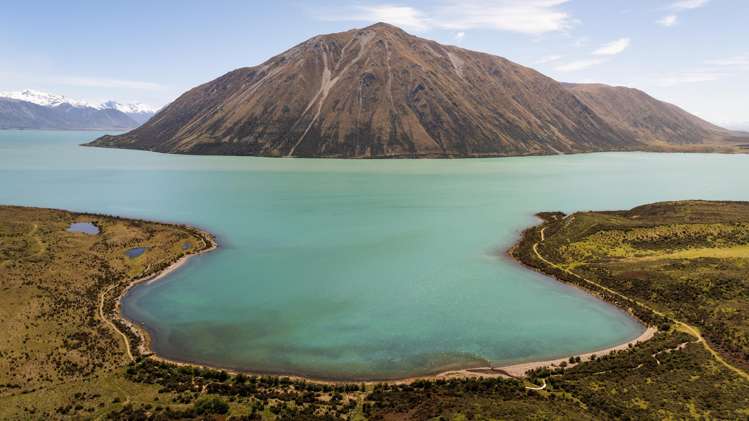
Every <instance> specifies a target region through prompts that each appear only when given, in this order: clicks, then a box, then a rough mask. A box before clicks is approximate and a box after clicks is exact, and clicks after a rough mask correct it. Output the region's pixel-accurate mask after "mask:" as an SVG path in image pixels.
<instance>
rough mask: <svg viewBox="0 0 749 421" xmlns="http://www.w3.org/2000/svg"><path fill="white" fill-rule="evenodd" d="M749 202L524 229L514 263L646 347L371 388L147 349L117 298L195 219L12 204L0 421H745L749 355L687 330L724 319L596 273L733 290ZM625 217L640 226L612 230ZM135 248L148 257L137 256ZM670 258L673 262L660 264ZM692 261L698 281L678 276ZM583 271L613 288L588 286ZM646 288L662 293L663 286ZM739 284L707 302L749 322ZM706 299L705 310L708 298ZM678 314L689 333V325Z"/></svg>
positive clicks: (201, 243)
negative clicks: (569, 292) (567, 291)
mask: <svg viewBox="0 0 749 421" xmlns="http://www.w3.org/2000/svg"><path fill="white" fill-rule="evenodd" d="M690 203H691V202H690ZM745 209H749V206H747V205H743V204H712V203H704V202H696V203H694V204H667V205H654V207H651V208H648V207H645V208H638V209H636V210H633V211H629V212H604V213H584V214H582V213H581V214H575V215H573V216H570V217H566V218H565V217H564V215H561V214H544V215H543V216H544V218H545V220H546V221H545V222H544V224H542V225H540V226H538V227H533V228H530V229H528V230H527V231H526V232H525V233H524V235H523V238H522V239H521V241H520V243H519V244H518V245H517V246H516V247H515V248H514V249H513V255H514V256H515V257H517V258H518V259H520V260H521V261H523V262H524V263H526V264H528V265H530V266H533V267H536V268H538V269H540V270H543V271H545V272H547V273H550V274H553V275H555V276H557V277H558V278H559V279H560V280H562V281H567V282H574V283H576V284H577V285H580V286H581V287H584V288H587V289H588V290H590V291H591V292H593V293H595V294H598V295H600V296H601V297H602V298H605V299H607V300H609V301H612V302H614V303H616V304H618V305H620V306H622V307H624V308H629V309H630V310H631V311H632V312H633V314H636V315H637V316H638V317H640V318H641V319H642V320H644V321H646V322H647V323H649V324H654V325H658V326H660V327H661V328H662V329H661V332H659V333H658V334H656V335H655V337H654V338H653V339H651V340H648V341H647V342H645V343H641V344H638V345H636V346H634V347H632V348H631V349H628V350H624V351H618V352H615V353H613V354H609V355H606V356H601V357H599V358H594V359H592V360H591V361H582V362H579V358H577V359H575V358H570V364H569V365H568V366H567V367H566V368H561V367H556V368H553V369H539V370H535V371H533V372H531V373H529V376H528V378H527V379H512V378H497V377H492V378H469V379H433V380H420V381H415V382H410V383H399V384H366V385H360V384H325V383H314V382H307V381H302V380H296V379H289V378H285V377H270V376H264V377H257V376H250V375H245V374H235V373H227V372H225V371H220V370H214V369H207V368H201V367H195V366H189V365H176V364H172V363H168V362H162V361H158V360H155V359H153V358H151V357H149V356H147V355H141V354H140V352H139V350H138V344H139V340H140V339H139V336H138V335H136V334H134V333H133V332H132V331H131V330H130V329H129V328H128V326H127V325H125V324H124V323H123V322H122V321H121V320H120V319H119V317H118V314H117V306H116V302H117V298H118V297H119V296H120V294H121V293H122V291H124V290H125V288H127V287H128V285H130V284H131V283H132V282H133V281H134V280H137V279H142V278H144V277H148V276H150V275H153V274H156V273H158V272H160V271H162V270H163V269H165V268H167V267H168V266H170V265H171V264H173V263H174V262H176V261H177V260H178V259H180V258H182V257H184V256H185V254H190V253H197V252H200V251H204V250H206V249H208V248H209V247H210V246H211V245H212V243H211V240H210V237H209V236H208V235H207V234H205V233H202V232H200V231H198V230H195V229H192V228H190V227H185V226H178V225H169V224H161V223H153V222H144V221H135V220H128V219H121V218H116V217H108V216H101V215H84V214H75V213H70V212H65V211H57V210H47V209H32V208H20V207H7V206H6V207H3V206H0V292H1V294H0V329H2V332H3V335H2V337H0V357H2V359H0V419H23V420H27V419H44V420H47V419H118V420H119V419H130V420H148V419H152V420H169V419H256V420H259V419H264V420H313V419H315V420H340V419H344V420H365V419H372V420H382V419H387V420H390V419H393V420H397V419H418V420H427V419H453V420H463V419H466V420H467V419H513V420H514V419H572V420H586V419H685V418H696V419H698V418H699V419H716V418H717V419H746V418H747V417H749V381H747V380H746V379H744V378H743V377H742V376H741V375H739V374H738V373H737V372H736V371H734V370H733V369H731V367H733V365H731V364H740V363H741V361H742V360H741V359H740V358H738V357H739V356H738V355H737V354H736V353H725V351H723V352H724V355H726V357H727V358H728V357H730V359H729V361H730V363H731V364H728V363H725V364H724V363H722V362H721V361H720V360H718V359H716V358H715V356H714V355H712V354H711V353H710V348H707V347H705V346H704V343H703V342H701V341H700V340H699V339H698V338H697V337H695V336H693V335H692V334H690V333H689V332H685V331H684V330H688V329H687V327H688V326H691V325H692V323H694V325H697V326H700V327H701V328H702V332H703V335H705V336H707V337H709V338H711V343H714V342H713V339H712V336H710V335H711V332H710V331H709V329H710V327H711V326H713V324H710V323H707V322H705V320H708V319H707V318H705V319H701V320H702V321H700V322H699V323H698V321H693V319H692V318H690V317H687V316H686V315H684V314H683V311H684V310H683V309H682V308H681V304H678V305H676V304H673V303H671V302H670V301H668V300H664V299H663V298H662V297H663V296H666V297H669V295H667V294H661V293H660V292H658V293H653V292H652V291H651V292H650V293H643V294H642V295H637V294H634V293H632V295H633V296H635V298H633V299H630V298H628V297H629V295H623V294H619V292H618V291H619V290H620V289H621V290H622V291H624V293H626V294H630V293H631V292H639V291H640V290H639V289H634V290H630V289H627V288H630V287H631V286H630V284H628V283H626V282H624V281H623V280H622V281H617V280H616V279H619V278H614V277H613V276H612V275H609V277H601V276H599V274H600V273H603V272H600V270H599V269H597V268H598V267H599V266H596V265H611V266H610V267H611V268H612V269H611V271H612V272H606V273H607V274H609V273H615V274H622V275H621V276H622V278H621V279H624V277H625V276H626V277H629V275H628V274H629V273H630V272H633V273H636V272H638V271H639V270H641V268H643V267H645V268H650V269H648V270H651V271H653V272H652V273H651V274H652V275H653V276H654V277H652V278H650V277H645V276H643V277H642V278H643V279H645V278H648V279H655V280H657V279H661V278H659V277H658V276H660V275H659V274H660V269H658V268H664V267H665V268H667V269H668V271H666V272H665V273H667V274H668V275H669V278H666V281H664V282H667V283H666V285H672V284H673V285H674V286H673V288H676V286H675V285H677V284H676V283H677V282H681V284H678V285H687V286H688V285H689V282H690V281H689V279H691V278H690V277H692V278H693V277H696V276H697V275H695V274H702V275H709V276H711V277H712V278H710V279H716V280H717V279H732V280H734V281H736V282H737V281H738V279H739V278H741V274H742V273H743V275H744V277H745V275H746V274H747V271H746V270H745V269H744V270H743V272H742V270H741V268H742V267H744V268H745V266H741V264H742V263H741V262H734V260H741V259H743V257H742V256H743V255H741V254H739V255H738V257H737V255H736V253H739V252H738V251H737V250H740V249H741V248H742V247H743V246H744V245H745V244H746V243H745V242H742V241H743V240H742V238H744V237H742V235H744V232H745V231H744V230H743V228H742V227H744V226H746V224H747V222H749V217H745V216H746V215H745V214H744V213H743V212H744V210H745ZM729 211H730V212H729ZM598 215H600V217H598ZM741 215H745V216H744V217H742V216H741ZM706 218H707V219H706ZM710 218H713V219H710ZM742 218H745V219H742ZM718 219H720V220H719V221H718ZM654 221H655V222H657V221H661V223H655V222H654ZM664 221H665V222H664ZM73 222H92V223H94V224H95V225H96V226H97V227H98V228H99V229H100V232H99V233H98V234H96V235H88V234H84V233H73V232H68V231H67V228H68V227H69V226H70V224H71V223H73ZM624 222H626V223H627V224H630V225H627V226H626V227H623V228H621V229H619V228H616V227H617V224H620V225H621V224H623V223H624ZM577 224H580V225H577ZM691 224H694V225H695V226H691ZM617 231H621V232H617ZM704 233H709V235H705V234H704ZM568 234H569V235H570V237H565V236H566V235H568ZM572 234H574V236H573V235H572ZM188 243H189V244H190V247H185V244H188ZM686 243H688V244H689V246H685V245H683V244H686ZM135 247H145V248H146V252H145V253H144V254H142V255H140V256H138V257H136V258H130V257H128V256H127V255H126V252H127V251H128V250H130V249H132V248H135ZM607 250H609V251H607ZM569 256H574V257H569ZM663 256H668V257H667V258H666V260H669V261H670V262H671V263H670V264H671V266H664V263H663V262H661V263H659V265H656V266H652V267H650V266H648V265H650V264H651V263H650V262H651V261H652V262H660V260H662V259H663ZM682 260H687V261H688V262H686V263H689V266H688V267H689V270H690V272H689V273H690V277H688V276H686V273H687V272H677V269H678V268H681V266H680V265H683V264H686V263H684V262H681V261H682ZM643 261H645V262H646V265H645V266H643V265H642V264H641V262H643ZM593 262H596V263H595V264H594V263H593ZM633 262H636V265H635V264H634V263H633ZM627 264H629V265H630V267H627ZM600 267H604V268H607V270H608V268H609V266H600ZM569 268H573V269H569ZM573 270H574V272H573ZM679 270H681V269H679ZM578 271H580V273H582V274H584V275H585V276H590V277H591V278H594V279H595V281H593V282H596V283H597V282H601V285H602V286H601V287H595V285H593V284H588V283H587V282H586V281H583V280H582V279H583V278H581V277H580V276H578V275H576V273H577V272H578ZM722 271H725V272H722ZM625 274H626V275H625ZM677 274H678V276H677ZM743 281H744V282H746V280H745V279H743ZM700 282H707V281H705V279H700ZM671 283H672V284H671ZM698 285H703V284H698ZM710 285H724V284H720V283H719V282H718V281H714V283H713V284H710ZM741 285H744V286H743V287H742V288H745V284H741ZM734 287H735V286H734ZM609 288H610V289H609ZM643 288H644V287H643ZM647 288H650V289H652V290H654V291H660V289H659V288H660V286H659V285H655V284H654V283H650V284H647ZM679 288H682V287H679ZM665 290H668V289H665ZM703 291H704V290H703ZM706 291H708V292H711V291H712V290H711V289H707V290H706ZM720 291H724V290H723V289H721V290H720ZM725 291H729V292H731V291H734V290H733V289H731V288H727V289H725ZM743 291H744V292H743V295H741V294H736V295H730V296H728V297H729V298H730V299H723V298H721V297H724V296H720V297H718V298H716V297H714V296H713V295H710V294H708V295H709V299H710V300H713V301H711V302H713V303H716V305H720V306H721V311H720V313H719V314H718V315H719V316H720V317H721V319H719V320H722V321H723V322H724V323H728V322H727V321H728V320H739V319H741V317H743V314H738V315H737V313H741V312H742V311H744V309H745V307H743V306H745V305H746V297H747V295H746V290H745V289H744V290H743ZM673 293H674V294H676V292H673ZM726 294H728V293H726ZM731 294H733V293H732V292H731ZM687 297H691V295H689V294H688V295H687ZM638 300H639V301H638ZM638 302H642V304H638ZM726 303H730V305H727V304H726ZM651 305H652V306H653V307H650V306H651ZM694 305H696V306H697V307H695V308H696V309H697V310H699V309H701V308H703V307H702V305H703V303H702V302H701V301H695V302H694ZM653 309H656V310H657V309H662V312H661V311H660V310H657V312H654V311H653ZM705 311H706V310H705ZM659 313H661V314H659ZM710 314H712V313H710ZM679 317H682V318H683V319H684V320H688V321H689V322H690V324H689V325H686V324H684V325H679V324H678V323H677V322H676V321H675V320H677V319H678V318H679ZM716 317H717V316H716ZM741 320H743V319H741ZM731 332H734V331H731ZM736 332H745V331H744V330H741V329H738V328H737V330H736ZM721 335H723V334H721ZM718 337H721V336H718ZM729 337H731V338H732V337H733V336H729ZM729 342H730V341H729ZM721 343H722V342H721ZM126 344H129V347H128V346H127V345H126ZM721 350H723V348H721ZM744 361H745V359H744ZM535 385H545V386H544V387H543V388H541V389H539V387H538V386H535Z"/></svg>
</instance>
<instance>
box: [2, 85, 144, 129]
mask: <svg viewBox="0 0 749 421" xmlns="http://www.w3.org/2000/svg"><path fill="white" fill-rule="evenodd" d="M155 111H156V110H155V109H153V108H151V107H148V106H146V105H143V104H139V103H135V104H122V103H119V102H116V101H107V102H104V103H101V104H91V103H87V102H85V101H80V100H75V99H70V98H66V97H64V96H62V95H54V94H49V93H45V92H38V91H33V90H30V89H27V90H24V91H20V92H0V129H61V130H73V129H80V130H89V129H103V130H106V129H117V130H126V129H133V128H135V127H138V126H140V125H141V124H143V123H145V122H146V121H148V119H149V118H151V117H152V116H153V115H154V113H155Z"/></svg>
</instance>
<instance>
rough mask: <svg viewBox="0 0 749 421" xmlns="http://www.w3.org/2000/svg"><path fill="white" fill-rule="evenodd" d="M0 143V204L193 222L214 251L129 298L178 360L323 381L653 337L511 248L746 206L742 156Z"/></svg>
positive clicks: (36, 140) (40, 137)
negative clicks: (557, 217)
mask: <svg viewBox="0 0 749 421" xmlns="http://www.w3.org/2000/svg"><path fill="white" fill-rule="evenodd" d="M98 135H99V133H93V132H31V131H0V203H3V204H20V205H34V206H46V207H55V208H66V209H71V210H79V211H89V212H103V213H109V214H117V215H123V216H132V217H141V218H149V219H156V220H165V221H174V222H185V223H190V224H194V225H197V226H200V227H203V228H205V229H208V230H210V231H212V232H214V233H215V234H217V235H218V238H219V241H220V243H221V248H220V249H219V250H218V251H216V252H213V253H209V254H207V255H202V256H198V257H196V258H194V259H192V260H191V263H190V264H188V265H186V266H185V267H184V268H183V269H181V270H179V271H178V272H176V273H175V274H174V275H172V276H170V277H169V278H168V279H166V280H164V281H160V282H157V283H153V284H149V285H144V286H141V287H138V288H135V289H134V290H133V291H132V293H130V294H129V295H128V296H127V297H126V299H125V300H124V302H123V311H124V312H125V314H126V315H127V316H128V317H130V318H132V319H134V320H137V321H139V322H142V323H144V324H145V325H146V326H147V328H148V329H149V330H151V331H152V332H154V333H155V341H154V347H155V349H156V350H157V351H158V352H159V353H161V354H163V355H165V356H168V357H172V358H177V359H183V360H190V361H199V362H203V363H208V364H212V365H217V366H223V367H231V368H241V369H250V370H252V371H264V372H273V373H293V374H304V375H310V376H316V377H326V378H340V379H343V378H346V379H364V378H367V379H372V378H377V379H380V378H391V377H402V376H406V375H413V374H423V373H429V372H435V371H439V370H441V369H443V368H446V367H451V366H467V365H483V364H485V363H486V361H487V360H488V361H492V362H494V363H507V362H516V361H523V360H530V359H539V358H547V357H557V356H567V355H572V354H576V353H581V352H584V351H592V350H595V349H600V348H604V347H607V346H610V345H613V344H617V343H621V342H624V341H627V340H629V339H631V338H633V337H635V336H637V335H638V334H639V333H640V332H641V330H642V327H641V326H639V325H638V324H637V323H636V322H635V321H633V320H632V319H630V318H629V317H627V316H626V315H624V314H623V313H622V312H620V311H619V310H617V309H616V308H614V307H612V306H610V305H607V304H605V303H602V302H600V301H597V300H595V299H592V298H590V297H589V296H586V295H584V294H582V293H580V292H579V291H577V290H574V289H572V288H568V287H565V286H563V285H560V284H558V283H556V282H555V281H553V280H550V279H548V278H546V277H544V276H541V275H539V274H537V273H535V272H532V271H529V270H526V269H524V268H522V267H519V266H518V265H516V264H515V263H513V262H512V261H510V260H509V259H507V258H504V257H502V253H503V252H504V251H505V250H506V249H507V248H508V247H509V246H510V245H511V244H512V243H513V242H514V241H515V239H516V238H517V236H518V234H519V232H520V231H521V230H522V229H523V228H524V227H526V226H528V225H530V224H533V223H534V222H535V219H534V217H533V214H534V213H535V212H538V211H541V210H562V211H567V212H569V211H574V210H582V209H623V208H629V207H632V206H635V205H638V204H643V203H647V202H653V201H659V200H670V199H688V198H704V199H737V200H738V199H742V200H747V199H749V183H747V181H748V180H749V156H727V155H689V154H645V153H619V154H589V155H574V156H555V157H525V158H501V159H470V160H418V161H406V160H395V161H338V160H302V159H298V160H289V159H264V158H246V157H195V156H174V155H162V154H155V153H147V152H138V151H125V150H107V149H94V148H83V147H79V146H77V144H78V143H82V142H85V141H88V140H90V139H92V138H94V137H96V136H98Z"/></svg>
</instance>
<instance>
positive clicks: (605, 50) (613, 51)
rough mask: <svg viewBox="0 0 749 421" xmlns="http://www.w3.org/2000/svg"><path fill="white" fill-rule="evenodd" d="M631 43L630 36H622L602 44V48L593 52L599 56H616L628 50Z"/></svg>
mask: <svg viewBox="0 0 749 421" xmlns="http://www.w3.org/2000/svg"><path fill="white" fill-rule="evenodd" d="M629 44H630V41H629V38H620V39H618V40H616V41H611V42H610V43H608V44H604V45H602V46H601V48H599V49H597V50H595V51H593V54H594V55H597V56H614V55H617V54H619V53H621V52H622V51H624V50H626V49H627V47H629Z"/></svg>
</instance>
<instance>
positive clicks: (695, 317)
mask: <svg viewBox="0 0 749 421" xmlns="http://www.w3.org/2000/svg"><path fill="white" fill-rule="evenodd" d="M539 251H540V252H541V254H543V255H544V256H545V257H546V258H548V259H551V260H552V261H554V262H555V263H557V264H558V265H560V266H562V267H565V268H567V269H571V270H573V271H574V272H575V273H577V274H578V275H580V276H582V277H585V278H587V279H590V280H593V281H595V282H598V283H600V284H602V285H605V286H607V287H609V288H611V289H613V290H615V291H617V292H619V293H622V294H624V295H626V296H628V297H631V298H633V299H636V300H638V301H640V302H643V303H645V304H647V305H649V306H652V307H654V308H656V309H657V310H659V311H661V312H663V313H665V314H667V315H668V316H669V317H672V318H674V319H677V320H682V321H684V322H686V323H688V324H690V325H694V326H697V327H698V328H699V329H700V330H701V331H702V334H703V336H704V337H705V338H706V339H707V340H708V341H709V343H710V345H711V346H712V347H713V348H715V349H717V350H718V351H719V352H720V353H721V354H722V355H723V356H724V357H725V358H726V359H727V360H729V361H730V362H731V363H732V364H735V365H737V366H739V367H742V368H743V369H744V370H745V371H746V370H747V369H749V203H743V202H700V201H690V202H675V203H673V202H672V203H659V204H655V205H649V206H642V207H638V208H635V209H632V210H630V211H624V212H581V213H576V214H574V215H572V216H570V217H567V218H565V219H563V220H560V221H557V222H555V223H552V224H550V226H549V227H548V228H547V229H546V238H545V241H543V242H542V243H541V244H540V245H539Z"/></svg>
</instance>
